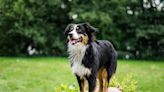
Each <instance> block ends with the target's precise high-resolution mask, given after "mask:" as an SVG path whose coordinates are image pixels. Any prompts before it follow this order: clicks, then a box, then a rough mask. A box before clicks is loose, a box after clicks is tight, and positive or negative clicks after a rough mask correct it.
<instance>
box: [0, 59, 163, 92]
mask: <svg viewBox="0 0 164 92" xmlns="http://www.w3.org/2000/svg"><path fill="white" fill-rule="evenodd" d="M127 74H133V79H135V80H136V81H137V92H164V62H155V61H154V62H153V61H151V62H145V61H134V60H133V61H131V60H119V62H118V69H117V73H116V77H117V78H118V80H122V79H123V77H125V76H126V75H127ZM61 83H70V84H72V83H76V80H75V77H74V75H73V74H72V72H71V69H70V67H69V62H68V61H67V59H66V58H52V57H50V58H47V57H46V58H44V57H43V58H41V57H40V58H5V57H3V58H2V57H1V58H0V92H54V88H55V86H57V85H60V84H61Z"/></svg>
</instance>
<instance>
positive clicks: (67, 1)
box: [0, 0, 164, 60]
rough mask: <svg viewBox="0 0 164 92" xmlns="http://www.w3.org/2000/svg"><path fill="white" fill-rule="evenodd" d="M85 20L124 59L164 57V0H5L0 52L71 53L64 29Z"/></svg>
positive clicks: (1, 5)
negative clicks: (97, 30) (95, 28)
mask: <svg viewBox="0 0 164 92" xmlns="http://www.w3.org/2000/svg"><path fill="white" fill-rule="evenodd" d="M80 22H89V23H90V24H91V25H93V26H94V27H97V28H98V29H99V33H97V39H106V40H109V41H111V42H112V43H113V44H114V46H115V48H116V49H117V51H118V53H119V58H121V59H150V60H151V59H154V60H161V59H164V0H101V1H100V0H92V1H91V0H90V1H89V0H1V1H0V39H1V40H0V48H1V49H0V56H66V55H67V52H66V37H65V36H64V34H63V32H64V29H65V27H66V26H67V25H68V24H69V23H80Z"/></svg>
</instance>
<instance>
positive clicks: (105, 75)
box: [102, 68, 108, 92]
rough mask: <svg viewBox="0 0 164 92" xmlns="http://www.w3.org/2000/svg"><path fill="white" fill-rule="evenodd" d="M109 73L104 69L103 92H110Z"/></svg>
mask: <svg viewBox="0 0 164 92" xmlns="http://www.w3.org/2000/svg"><path fill="white" fill-rule="evenodd" d="M107 78H108V73H107V70H106V69H105V68H104V69H103V70H102V80H103V92H108V79H107Z"/></svg>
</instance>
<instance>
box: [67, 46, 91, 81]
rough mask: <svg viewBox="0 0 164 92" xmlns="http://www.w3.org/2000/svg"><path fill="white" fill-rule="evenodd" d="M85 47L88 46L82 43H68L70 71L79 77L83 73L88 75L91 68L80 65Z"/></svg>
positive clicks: (82, 75)
mask: <svg viewBox="0 0 164 92" xmlns="http://www.w3.org/2000/svg"><path fill="white" fill-rule="evenodd" d="M87 47H88V46H86V45H84V44H82V43H78V44H75V45H71V44H70V45H68V53H69V61H70V63H71V65H72V67H71V68H72V71H73V73H74V74H77V75H78V76H80V77H81V78H83V77H84V75H87V76H89V75H90V74H91V70H90V69H89V68H86V67H85V66H84V65H82V59H83V57H84V55H85V51H86V49H87Z"/></svg>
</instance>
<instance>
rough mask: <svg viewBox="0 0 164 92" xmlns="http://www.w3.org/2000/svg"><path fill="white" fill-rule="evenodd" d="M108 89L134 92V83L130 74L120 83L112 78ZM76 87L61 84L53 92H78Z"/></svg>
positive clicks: (74, 85)
mask: <svg viewBox="0 0 164 92" xmlns="http://www.w3.org/2000/svg"><path fill="white" fill-rule="evenodd" d="M109 85H110V87H118V88H119V89H121V90H122V92H135V91H136V81H135V80H134V79H133V76H132V74H130V75H127V76H126V77H124V78H123V79H122V81H120V82H119V81H118V80H117V78H116V77H115V76H113V78H112V80H111V82H110V84H109ZM78 90H79V89H78V86H77V85H76V84H75V83H74V84H61V85H59V86H57V87H55V92H78Z"/></svg>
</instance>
